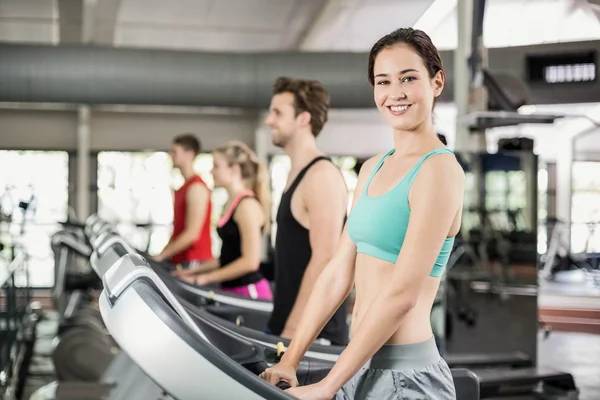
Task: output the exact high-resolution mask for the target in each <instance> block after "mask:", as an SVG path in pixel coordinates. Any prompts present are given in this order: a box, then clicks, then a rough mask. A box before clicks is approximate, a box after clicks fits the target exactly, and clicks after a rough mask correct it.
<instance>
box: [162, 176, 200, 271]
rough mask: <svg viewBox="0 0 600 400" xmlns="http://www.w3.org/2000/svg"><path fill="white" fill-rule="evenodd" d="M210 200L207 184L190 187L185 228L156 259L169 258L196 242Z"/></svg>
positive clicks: (186, 199) (186, 200)
mask: <svg viewBox="0 0 600 400" xmlns="http://www.w3.org/2000/svg"><path fill="white" fill-rule="evenodd" d="M208 201H210V192H209V190H208V188H207V187H206V186H204V185H203V184H201V183H194V184H192V185H191V186H190V187H189V189H188V191H187V194H186V198H185V202H186V216H185V228H184V230H183V232H181V234H179V235H178V236H177V237H176V238H174V239H173V240H171V242H170V243H169V244H168V245H167V246H166V247H165V248H164V249H163V251H161V252H160V254H159V255H158V256H156V257H155V258H154V259H155V260H156V261H163V260H166V259H169V258H171V257H173V256H174V255H175V254H178V253H181V252H182V251H183V250H185V249H187V248H188V247H190V246H191V245H192V243H194V241H195V240H196V238H197V237H198V235H199V234H200V230H201V229H202V222H203V221H204V218H205V217H206V210H207V207H206V206H207V204H208Z"/></svg>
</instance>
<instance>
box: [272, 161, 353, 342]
mask: <svg viewBox="0 0 600 400" xmlns="http://www.w3.org/2000/svg"><path fill="white" fill-rule="evenodd" d="M320 160H328V161H331V160H330V159H329V158H327V157H323V156H320V157H317V158H315V159H314V160H312V161H311V162H310V163H308V165H307V166H306V167H304V168H303V169H302V170H301V171H300V173H298V176H297V177H296V179H294V181H293V182H292V184H291V185H290V187H289V189H288V190H287V191H285V192H284V193H283V195H282V196H281V201H280V203H279V209H278V210H277V236H276V237H275V254H274V260H275V295H274V299H273V312H272V314H271V318H270V320H269V324H268V327H269V330H270V331H271V333H273V334H274V335H280V334H281V332H282V331H283V328H284V327H285V323H286V321H287V318H288V317H289V315H290V313H291V312H292V308H293V307H294V303H295V301H296V297H297V296H298V292H299V291H300V285H301V283H302V277H303V276H304V272H305V271H306V267H307V266H308V262H309V261H310V257H311V255H312V250H311V247H310V239H309V233H308V230H307V229H306V228H304V227H303V226H302V225H300V223H299V222H298V221H297V220H296V218H294V216H293V214H292V208H291V203H292V196H293V195H294V192H295V190H296V188H297V187H298V185H299V184H300V181H301V180H302V178H303V177H304V175H305V174H306V172H307V171H308V169H309V168H310V167H312V166H313V165H314V164H315V163H317V162H318V161H320ZM347 309H348V306H347V301H344V303H343V304H342V305H341V306H340V307H339V308H338V309H337V311H336V312H335V314H334V315H333V317H332V318H331V319H330V320H329V321H328V322H327V324H326V325H325V327H324V328H323V331H322V332H321V333H320V334H319V336H318V337H319V338H324V339H327V340H329V341H331V343H332V344H336V345H345V344H347V343H348V336H349V332H348V324H347V322H346V315H347Z"/></svg>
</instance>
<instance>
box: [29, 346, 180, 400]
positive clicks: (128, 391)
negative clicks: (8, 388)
mask: <svg viewBox="0 0 600 400" xmlns="http://www.w3.org/2000/svg"><path fill="white" fill-rule="evenodd" d="M72 399H78V400H86V399H90V400H92V399H93V400H98V399H106V400H154V399H156V400H158V399H161V400H167V399H168V398H165V397H164V396H163V390H162V389H161V388H159V387H158V386H157V385H156V384H155V383H154V382H153V381H152V380H151V379H150V378H148V376H147V375H146V374H145V373H144V372H143V371H142V370H141V369H140V368H139V367H138V366H137V365H135V363H134V362H133V361H132V360H131V358H129V357H128V356H127V354H125V353H124V352H122V351H120V352H119V353H118V354H117V355H116V356H115V357H114V358H113V360H112V361H111V363H110V365H109V366H108V368H107V369H106V370H105V371H104V373H103V374H102V377H101V378H100V379H99V380H98V381H97V382H91V381H90V382H84V381H62V382H60V381H55V382H51V383H49V384H48V385H45V386H43V387H41V388H40V389H38V390H37V391H36V392H34V393H33V394H32V395H31V397H30V398H29V400H72Z"/></svg>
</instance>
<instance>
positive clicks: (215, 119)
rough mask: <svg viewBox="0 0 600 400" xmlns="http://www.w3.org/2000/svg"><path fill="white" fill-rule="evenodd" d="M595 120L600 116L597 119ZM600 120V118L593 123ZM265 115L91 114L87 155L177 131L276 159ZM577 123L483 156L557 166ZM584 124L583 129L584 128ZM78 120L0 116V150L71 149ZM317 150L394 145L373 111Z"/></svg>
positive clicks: (592, 144) (513, 131)
mask: <svg viewBox="0 0 600 400" xmlns="http://www.w3.org/2000/svg"><path fill="white" fill-rule="evenodd" d="M597 109H598V105H596V104H576V105H547V106H537V107H536V109H535V112H540V113H542V112H543V113H548V112H562V113H567V114H583V113H588V114H590V115H594V112H597V111H596V110H597ZM599 114H600V113H599ZM455 119H456V108H455V107H454V105H453V104H447V103H441V104H438V105H437V107H436V110H435V124H436V128H437V130H438V131H439V132H441V133H443V134H445V135H446V137H447V139H448V142H449V146H450V147H451V148H452V147H453V146H454V135H455V123H456V122H455ZM596 119H597V120H600V115H598V116H597V117H596ZM263 121H264V116H257V115H253V114H243V113H239V114H232V115H226V114H215V113H213V114H194V113H183V112H181V113H173V112H171V113H151V112H116V111H92V118H91V147H92V149H93V150H143V149H149V150H166V149H167V148H168V145H169V143H170V141H171V138H172V137H173V136H174V135H176V134H178V133H181V132H193V133H196V134H197V135H198V136H199V137H200V138H201V140H202V142H203V146H204V148H205V149H206V150H209V151H210V149H212V148H214V147H215V146H217V145H219V144H221V143H223V142H225V141H227V140H231V139H237V140H241V141H243V142H245V143H248V144H249V145H251V146H253V147H255V148H259V149H260V151H259V152H260V153H261V154H263V155H265V154H269V153H272V154H278V153H280V149H277V148H275V147H274V146H273V145H272V144H271V139H270V130H269V128H268V127H266V126H265V125H264V124H263V123H262V122H263ZM582 121H583V122H585V121H584V120H582V119H578V120H574V119H565V120H562V121H559V122H557V123H555V125H524V126H520V127H507V128H497V129H494V130H490V131H488V133H487V141H488V150H489V151H495V150H496V143H497V141H498V139H499V138H500V137H510V136H527V137H532V138H534V139H535V151H536V153H537V154H539V155H540V158H541V159H544V160H548V161H552V160H555V159H556V154H557V151H558V150H560V146H558V144H557V143H558V142H559V141H558V139H559V138H561V136H564V135H566V134H572V133H574V132H579V131H580V130H581V129H582V128H581V127H582V126H585V123H583V122H582ZM588 125H589V124H588ZM76 129H77V113H76V112H75V111H74V110H54V111H50V110H8V109H4V110H0V148H5V149H39V150H76V148H77V135H76ZM598 135H600V131H599V132H597V133H596V134H592V135H588V136H586V137H584V138H582V139H581V140H580V141H578V142H577V144H576V146H575V151H576V157H577V158H580V159H591V160H600V138H599V137H598ZM318 143H319V146H320V147H321V148H322V149H323V151H325V152H326V153H329V154H338V155H352V156H357V157H369V156H372V155H375V154H378V153H381V152H385V151H387V150H389V149H390V147H391V146H392V145H393V135H392V132H391V129H390V128H389V126H388V125H387V124H386V123H385V122H384V121H383V118H382V117H381V115H380V114H379V112H378V111H377V110H376V109H375V108H373V109H368V110H332V111H331V112H330V115H329V121H328V123H327V124H326V125H325V128H324V129H323V132H322V133H321V134H320V135H319V139H318Z"/></svg>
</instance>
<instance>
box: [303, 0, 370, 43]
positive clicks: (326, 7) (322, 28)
mask: <svg viewBox="0 0 600 400" xmlns="http://www.w3.org/2000/svg"><path fill="white" fill-rule="evenodd" d="M362 2H363V0H325V1H324V2H323V5H322V7H321V9H320V11H319V12H318V13H317V14H316V17H315V18H314V20H313V21H312V23H311V24H310V25H309V28H308V29H307V30H306V32H305V33H304V35H302V37H301V38H300V40H299V43H298V50H301V51H310V50H314V49H316V48H322V47H323V34H324V33H325V37H327V38H331V39H335V38H336V36H337V32H339V31H340V30H341V29H343V28H346V24H345V22H346V18H347V17H348V16H349V15H351V14H352V12H354V10H356V8H357V7H358V6H360V4H361V3H362Z"/></svg>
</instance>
